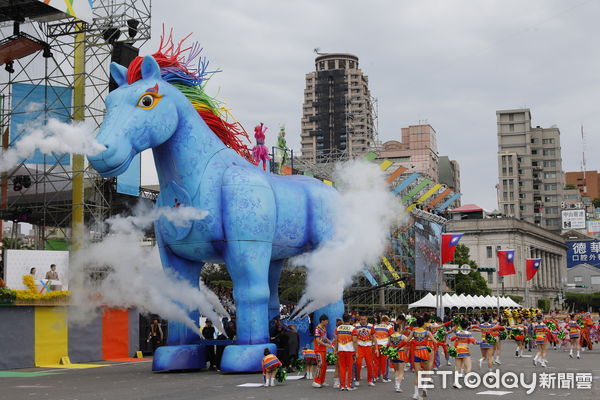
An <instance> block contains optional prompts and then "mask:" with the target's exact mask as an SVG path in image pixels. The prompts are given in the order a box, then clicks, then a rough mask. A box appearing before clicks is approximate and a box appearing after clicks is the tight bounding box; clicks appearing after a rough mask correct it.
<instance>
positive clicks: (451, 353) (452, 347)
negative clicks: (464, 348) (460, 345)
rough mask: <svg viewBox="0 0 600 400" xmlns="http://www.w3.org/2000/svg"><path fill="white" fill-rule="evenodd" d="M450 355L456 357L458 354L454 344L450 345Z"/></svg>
mask: <svg viewBox="0 0 600 400" xmlns="http://www.w3.org/2000/svg"><path fill="white" fill-rule="evenodd" d="M448 355H449V356H450V357H456V356H457V355H458V351H457V350H456V347H454V346H450V347H448Z"/></svg>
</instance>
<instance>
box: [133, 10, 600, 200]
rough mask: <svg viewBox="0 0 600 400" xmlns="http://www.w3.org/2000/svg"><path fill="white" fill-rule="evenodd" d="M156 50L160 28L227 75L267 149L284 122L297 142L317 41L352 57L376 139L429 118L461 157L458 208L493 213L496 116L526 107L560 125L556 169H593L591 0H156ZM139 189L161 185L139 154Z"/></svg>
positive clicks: (599, 86)
mask: <svg viewBox="0 0 600 400" xmlns="http://www.w3.org/2000/svg"><path fill="white" fill-rule="evenodd" d="M152 7H153V9H152V14H153V20H152V23H153V29H152V32H153V38H152V41H151V42H150V43H148V44H147V45H145V46H144V47H143V48H142V50H141V53H142V54H148V53H152V52H154V51H155V50H156V48H157V45H158V41H159V37H160V33H161V29H162V24H163V23H164V24H165V27H166V28H170V27H173V28H174V29H175V35H176V37H178V38H181V37H183V36H185V35H187V34H188V33H190V32H193V35H192V37H191V39H193V40H195V41H199V42H200V43H201V44H202V46H203V47H204V55H205V56H206V57H208V59H209V60H210V62H211V66H212V67H218V68H220V69H222V70H223V72H222V73H219V74H217V75H216V76H215V77H214V78H213V79H212V80H211V81H210V82H209V84H208V88H207V91H208V92H209V93H211V94H218V97H219V98H221V99H223V100H225V101H226V102H227V103H228V105H229V106H230V107H231V108H232V109H233V113H234V115H235V116H236V118H237V119H238V120H239V121H240V122H241V123H242V124H243V125H244V126H245V128H246V130H248V131H251V130H252V128H253V127H254V125H255V124H256V123H258V122H261V121H262V122H265V124H266V125H267V126H269V127H270V130H269V132H268V134H267V136H268V140H267V143H268V144H269V143H273V142H274V140H275V136H276V132H277V130H278V126H279V125H280V124H285V126H286V131H287V138H288V144H289V145H290V146H291V147H292V148H294V149H295V150H298V149H299V148H300V118H301V115H302V101H303V89H304V75H305V74H306V73H308V72H310V71H312V70H313V69H314V57H315V54H314V53H313V49H314V48H315V47H318V48H320V49H321V51H322V52H349V53H353V54H355V55H357V56H358V57H359V58H360V67H361V69H362V70H363V71H364V73H366V74H367V75H368V76H369V87H370V90H371V94H372V95H373V96H375V97H376V98H377V99H378V103H379V137H380V139H381V140H383V141H386V140H391V139H396V140H400V128H402V127H405V126H408V125H411V124H417V123H418V122H419V120H427V122H428V123H429V124H431V125H432V126H433V127H434V129H435V130H436V131H437V133H438V146H439V153H440V155H448V156H450V157H451V158H452V159H456V160H457V161H458V162H459V163H460V168H461V176H462V180H461V186H462V192H463V204H465V203H476V204H479V205H480V206H483V207H485V208H488V209H493V208H496V195H495V189H494V186H495V185H496V183H497V180H498V178H497V163H496V152H497V139H496V114H495V112H496V110H498V109H509V108H520V107H528V108H530V109H531V114H532V124H533V125H534V126H535V125H541V126H543V127H549V126H551V125H554V124H556V125H557V126H558V127H559V128H560V131H561V142H562V149H563V151H562V157H563V168H564V170H565V171H578V170H580V168H581V150H582V142H581V138H580V126H581V125H582V124H583V126H584V129H585V131H586V133H587V139H586V141H587V143H586V148H587V151H586V158H587V167H588V168H587V169H588V170H589V169H599V168H600V165H599V164H600V163H599V161H598V157H597V156H596V152H597V151H599V150H600V112H599V107H600V99H599V94H600V80H599V76H600V53H599V51H598V38H599V37H600V24H599V23H598V16H599V15H600V2H597V1H592V0H585V1H582V0H563V1H549V0H535V1H534V0H529V1H522V0H501V1H500V0H498V1H487V0H478V1H475V0H472V1H454V0H453V1H448V0H440V1H405V0H403V1H391V0H390V1H371V2H367V1H364V0H363V1H350V0H337V1H323V0H320V1H304V0H300V1H294V2H292V1H275V0H270V1H266V0H265V1H256V0H254V1H242V0H239V1H227V0H222V1H183V0H171V1H164V0H161V1H156V0H155V1H153V4H152ZM143 165H144V166H143V183H156V177H155V173H154V171H153V170H154V166H153V165H152V162H151V157H147V154H146V155H145V157H144V163H143Z"/></svg>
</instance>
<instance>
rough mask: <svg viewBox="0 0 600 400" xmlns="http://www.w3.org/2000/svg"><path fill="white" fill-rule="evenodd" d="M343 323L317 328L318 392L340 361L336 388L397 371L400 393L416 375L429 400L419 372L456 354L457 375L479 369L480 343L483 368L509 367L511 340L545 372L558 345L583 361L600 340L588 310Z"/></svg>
mask: <svg viewBox="0 0 600 400" xmlns="http://www.w3.org/2000/svg"><path fill="white" fill-rule="evenodd" d="M335 323H336V329H335V337H334V338H333V340H331V339H329V338H328V337H327V325H328V324H329V318H328V317H327V316H326V315H322V316H321V317H320V318H319V324H318V325H317V326H316V328H315V339H314V349H308V348H304V349H303V350H302V355H303V359H302V362H303V364H304V365H305V368H306V378H307V379H312V380H313V382H312V386H313V387H315V388H321V387H324V386H329V385H328V384H327V383H326V374H327V366H328V364H335V373H334V383H333V388H335V389H339V390H356V389H357V388H358V387H359V386H360V385H361V383H362V382H363V381H362V380H361V375H362V370H363V367H364V368H366V375H367V376H366V382H367V383H366V384H367V385H368V386H375V383H376V382H382V383H387V382H391V379H390V378H391V376H390V374H389V373H390V367H391V368H393V370H394V373H393V379H394V383H395V385H394V390H395V391H396V392H402V389H401V386H402V382H403V379H404V373H405V372H406V371H409V370H412V371H414V372H415V374H414V382H413V384H414V394H413V399H421V398H423V397H425V396H427V392H426V390H425V389H421V390H419V389H418V387H417V373H416V372H418V371H420V370H435V369H437V368H438V367H439V366H440V364H441V363H442V362H444V361H445V363H446V365H451V363H450V357H453V358H454V359H455V362H454V366H455V371H456V372H461V373H463V374H466V373H468V372H471V369H472V362H471V349H470V346H472V345H478V346H479V348H480V350H481V357H480V358H479V359H478V365H479V368H480V369H482V370H483V369H485V368H487V369H488V370H492V369H493V368H494V364H496V365H500V364H501V361H500V354H501V345H502V342H503V341H504V340H506V339H511V340H513V341H514V342H515V343H516V349H515V357H522V356H523V352H524V351H526V349H528V350H529V351H531V350H534V351H535V356H534V357H533V364H534V365H535V366H539V367H546V366H547V365H548V361H547V358H546V355H547V351H548V348H549V347H550V346H552V347H553V348H554V349H562V350H564V351H566V350H567V349H569V356H570V357H572V358H573V357H577V358H580V357H581V349H582V348H584V347H585V348H589V349H590V350H591V349H592V344H593V342H596V343H597V342H598V339H600V334H599V332H600V321H599V322H598V325H595V323H594V321H593V320H592V318H591V316H590V314H588V313H586V314H569V315H567V316H566V317H564V318H559V317H557V315H556V314H555V313H552V314H550V315H547V316H544V315H543V314H542V313H541V312H540V310H538V309H518V310H512V311H511V310H508V309H507V310H504V312H503V313H502V314H500V315H498V314H495V313H481V314H479V315H453V316H450V317H447V318H446V319H445V321H441V320H440V319H439V318H437V317H436V316H435V315H431V314H428V313H424V314H420V315H415V316H404V315H401V316H399V317H397V318H395V319H394V320H391V319H390V318H389V317H387V316H385V315H384V316H378V317H376V318H369V317H368V316H367V315H360V316H359V317H354V316H352V315H349V314H346V315H344V316H343V319H338V320H337V321H336V322H335ZM475 333H477V337H476V336H475ZM448 341H449V342H448ZM442 354H443V356H442ZM273 357H275V356H273V355H271V354H269V355H266V356H265V360H263V361H264V363H263V365H265V363H270V365H277V363H276V362H274V361H273ZM442 357H443V358H442ZM275 359H276V358H275ZM271 371H272V370H271ZM263 372H264V373H265V374H266V375H265V378H266V379H267V382H272V383H273V385H274V380H273V378H272V375H268V374H269V371H268V368H267V369H263ZM267 375H268V376H269V377H267ZM363 376H364V375H363ZM269 379H270V380H269ZM265 386H272V385H270V384H268V385H267V384H266V385H265Z"/></svg>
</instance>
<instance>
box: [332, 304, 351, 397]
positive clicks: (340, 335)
mask: <svg viewBox="0 0 600 400" xmlns="http://www.w3.org/2000/svg"><path fill="white" fill-rule="evenodd" d="M350 318H351V317H350V315H349V314H344V317H343V322H342V324H341V325H339V326H338V327H337V328H335V339H333V348H334V349H335V351H336V352H337V356H338V367H339V371H340V375H339V378H340V390H354V389H356V388H355V387H353V386H352V365H353V364H354V359H355V358H356V348H357V336H356V328H355V327H354V326H353V325H352V323H351V322H350Z"/></svg>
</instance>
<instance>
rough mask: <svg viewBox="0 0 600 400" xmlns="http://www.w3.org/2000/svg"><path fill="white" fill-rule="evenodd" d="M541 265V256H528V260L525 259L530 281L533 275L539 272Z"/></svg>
mask: <svg viewBox="0 0 600 400" xmlns="http://www.w3.org/2000/svg"><path fill="white" fill-rule="evenodd" d="M541 266H542V259H541V258H528V259H527V260H525V271H526V272H527V280H528V281H530V280H532V279H533V277H534V276H535V274H537V272H538V270H539V269H540V267H541Z"/></svg>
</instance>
